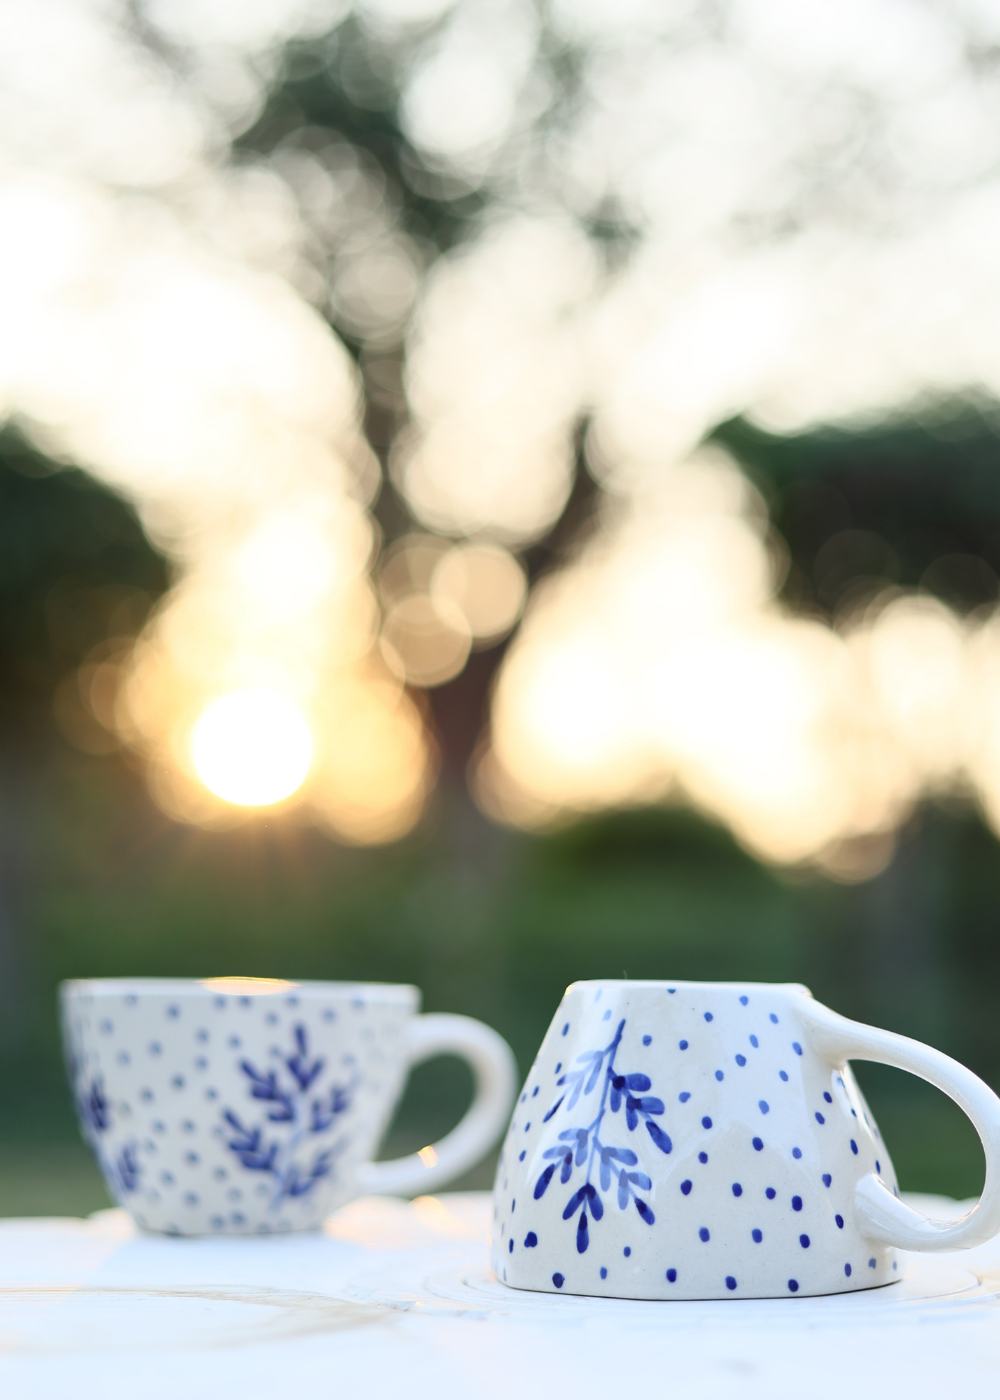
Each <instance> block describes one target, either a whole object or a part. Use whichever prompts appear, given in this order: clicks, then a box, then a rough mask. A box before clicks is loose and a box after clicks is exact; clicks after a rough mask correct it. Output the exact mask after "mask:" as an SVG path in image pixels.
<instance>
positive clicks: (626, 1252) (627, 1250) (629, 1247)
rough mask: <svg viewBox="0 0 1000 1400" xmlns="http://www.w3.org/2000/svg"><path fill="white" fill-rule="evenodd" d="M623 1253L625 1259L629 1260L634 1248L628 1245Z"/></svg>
mask: <svg viewBox="0 0 1000 1400" xmlns="http://www.w3.org/2000/svg"><path fill="white" fill-rule="evenodd" d="M622 1253H623V1254H624V1256H625V1258H626V1259H627V1258H628V1257H629V1255H630V1254H631V1253H632V1246H631V1245H628V1244H627V1245H626V1246H625V1248H624V1249H623V1250H622Z"/></svg>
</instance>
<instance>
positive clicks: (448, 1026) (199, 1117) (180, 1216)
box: [61, 977, 516, 1235]
mask: <svg viewBox="0 0 1000 1400" xmlns="http://www.w3.org/2000/svg"><path fill="white" fill-rule="evenodd" d="M61 1000H62V1020H63V1036H64V1041H65V1046H66V1058H67V1063H68V1068H69V1075H70V1082H71V1085H72V1088H73V1093H74V1097H75V1099H76V1104H77V1110H78V1112H79V1116H80V1124H81V1127H82V1129H83V1132H84V1135H85V1137H86V1138H87V1139H88V1141H89V1142H90V1144H91V1146H92V1147H93V1149H94V1152H95V1154H96V1156H97V1160H98V1162H99V1164H100V1166H101V1170H102V1171H103V1173H104V1178H105V1180H106V1182H107V1185H108V1189H109V1191H110V1192H111V1194H112V1196H113V1197H114V1198H115V1200H117V1201H118V1203H119V1205H122V1206H124V1207H125V1208H126V1209H127V1210H128V1211H129V1212H130V1214H131V1215H132V1216H133V1218H134V1219H135V1220H136V1221H137V1223H138V1224H139V1225H141V1226H143V1227H144V1228H146V1229H149V1230H159V1231H164V1232H166V1233H168V1234H176V1235H203V1234H251V1233H252V1234H272V1233H280V1232H284V1231H288V1230H306V1229H311V1228H314V1227H315V1226H318V1225H320V1224H321V1223H322V1221H323V1219H324V1218H325V1217H326V1216H327V1215H329V1213H330V1212H331V1211H332V1210H335V1209H336V1208H337V1207H338V1206H342V1205H344V1204H346V1202H348V1201H350V1200H351V1199H352V1198H353V1197H355V1196H357V1195H360V1194H362V1193H366V1192H370V1193H379V1194H385V1193H389V1194H393V1195H411V1194H415V1193H417V1192H427V1191H433V1190H435V1189H436V1188H437V1187H439V1186H441V1185H443V1184H444V1183H445V1182H447V1181H449V1180H451V1179H452V1178H454V1177H455V1176H457V1175H459V1174H460V1173H461V1172H463V1171H465V1170H466V1169H467V1168H468V1167H471V1166H473V1165H474V1164H475V1163H476V1162H477V1161H478V1160H479V1159H480V1157H482V1156H483V1155H484V1154H485V1153H486V1152H487V1151H489V1149H490V1147H492V1145H493V1144H494V1142H495V1141H496V1139H497V1138H498V1137H499V1135H500V1133H501V1132H502V1130H503V1125H504V1123H505V1122H506V1121H507V1115H508V1114H509V1113H510V1106H511V1103H512V1102H513V1099H514V1090H515V1086H516V1078H515V1073H516V1071H515V1064H514V1057H513V1055H512V1054H511V1051H510V1048H509V1047H508V1045H507V1044H506V1042H505V1041H503V1040H502V1039H501V1038H500V1036H499V1035H497V1033H496V1032H495V1031H493V1030H490V1028H489V1027H488V1026H484V1025H483V1024H482V1023H481V1022H479V1021H473V1020H470V1019H469V1017H467V1016H420V1015H418V1014H417V1012H418V1010H419V1004H420V993H419V991H418V990H417V988H416V987H407V986H387V985H381V984H376V985H372V984H368V985H359V984H354V983H344V982H298V983H296V982H284V981H277V980H274V979H270V978H255V977H216V978H209V979H207V980H205V981H168V980H161V979H157V978H138V979H134V980H127V981H119V980H109V981H81V982H67V983H64V984H63V987H62V989H61ZM434 1055H458V1056H460V1057H461V1058H463V1059H465V1060H467V1061H468V1063H469V1065H470V1066H471V1068H472V1071H473V1075H474V1078H475V1081H476V1092H475V1095H474V1098H473V1102H472V1105H471V1107H470V1108H469V1110H468V1112H467V1113H466V1115H465V1117H464V1118H463V1119H462V1121H461V1122H460V1123H459V1124H458V1126H457V1127H456V1128H455V1129H453V1131H452V1132H450V1133H449V1134H448V1135H447V1137H445V1138H443V1139H442V1140H441V1141H440V1142H437V1143H434V1144H432V1145H430V1146H427V1147H424V1148H422V1149H421V1151H420V1152H417V1153H414V1154H413V1155H412V1156H410V1157H403V1158H400V1159H399V1160H398V1161H394V1162H372V1160H371V1158H372V1156H373V1155H374V1154H375V1152H376V1151H377V1149H378V1145H379V1141H380V1139H381V1138H382V1135H383V1133H384V1131H385V1129H386V1126H387V1124H388V1122H389V1119H390V1117H391V1115H392V1111H393V1109H394V1108H395V1106H396V1103H397V1102H398V1100H399V1097H400V1095H401V1093H402V1090H403V1085H404V1083H405V1081H406V1076H407V1073H408V1072H409V1070H410V1068H411V1067H412V1066H413V1065H415V1064H418V1063H419V1062H420V1061H421V1060H426V1059H430V1058H431V1056H434Z"/></svg>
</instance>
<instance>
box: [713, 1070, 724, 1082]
mask: <svg viewBox="0 0 1000 1400" xmlns="http://www.w3.org/2000/svg"><path fill="white" fill-rule="evenodd" d="M715 1077H716V1079H718V1080H722V1079H725V1077H726V1076H725V1075H724V1074H723V1073H722V1070H721V1069H717V1070H716V1071H715Z"/></svg>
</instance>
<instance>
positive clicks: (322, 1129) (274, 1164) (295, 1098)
mask: <svg viewBox="0 0 1000 1400" xmlns="http://www.w3.org/2000/svg"><path fill="white" fill-rule="evenodd" d="M293 1039H294V1047H295V1048H294V1050H293V1051H292V1053H291V1054H290V1055H287V1056H286V1057H284V1059H283V1062H282V1063H283V1066H284V1069H285V1070H287V1072H288V1074H289V1075H290V1077H291V1083H290V1085H289V1084H282V1082H281V1080H280V1079H279V1077H278V1071H276V1070H273V1069H271V1070H259V1069H258V1068H257V1067H256V1066H255V1065H254V1064H252V1063H251V1062H250V1061H249V1060H242V1061H241V1062H240V1069H241V1070H242V1071H243V1073H244V1075H245V1076H246V1078H247V1079H248V1081H249V1091H250V1097H251V1099H255V1100H257V1101H258V1102H261V1103H266V1104H268V1105H269V1107H268V1109H267V1111H266V1115H265V1117H266V1120H267V1122H268V1123H274V1124H288V1125H289V1127H290V1133H289V1136H288V1137H287V1138H286V1139H285V1140H284V1141H279V1140H269V1139H268V1138H265V1135H264V1129H263V1128H262V1127H260V1126H257V1125H252V1124H251V1125H246V1124H244V1123H243V1121H242V1119H241V1118H240V1117H239V1116H238V1115H237V1114H236V1113H234V1112H233V1110H232V1109H229V1108H227V1109H225V1110H223V1115H222V1117H223V1122H224V1123H226V1124H227V1125H228V1137H227V1144H226V1145H227V1146H228V1147H229V1150H230V1151H231V1152H232V1153H233V1154H234V1155H235V1156H236V1158H237V1159H238V1160H239V1162H240V1165H241V1166H243V1167H245V1168H246V1170H247V1171H255V1172H262V1173H266V1174H267V1175H269V1176H271V1177H272V1178H273V1181H274V1194H273V1196H272V1199H271V1206H272V1208H276V1207H277V1206H278V1205H280V1204H281V1202H282V1201H283V1200H285V1199H288V1198H291V1199H295V1198H298V1197H302V1196H306V1195H308V1194H309V1192H310V1191H312V1190H313V1188H314V1187H315V1186H316V1183H317V1182H319V1181H322V1180H323V1179H324V1178H325V1177H328V1176H331V1175H332V1174H333V1171H334V1168H335V1162H336V1158H337V1156H338V1155H339V1153H340V1152H342V1151H343V1150H344V1148H345V1147H346V1146H347V1142H348V1139H347V1138H346V1137H341V1138H340V1139H338V1140H337V1141H336V1142H334V1143H333V1144H332V1146H330V1147H327V1148H326V1149H325V1150H324V1151H322V1152H317V1153H316V1154H315V1155H314V1157H313V1158H312V1161H311V1162H309V1163H308V1165H307V1164H305V1163H304V1162H302V1161H300V1160H297V1155H296V1154H297V1152H298V1150H299V1149H300V1147H301V1145H302V1143H303V1141H304V1140H305V1139H306V1138H308V1137H310V1136H312V1135H314V1134H318V1133H326V1132H328V1131H329V1130H330V1129H331V1128H332V1127H333V1126H334V1124H335V1123H336V1122H337V1120H338V1119H339V1118H340V1117H341V1116H342V1115H343V1114H346V1113H347V1112H348V1110H349V1109H350V1108H351V1106H352V1103H353V1099H354V1093H355V1090H356V1088H357V1084H358V1080H357V1078H355V1079H354V1080H352V1081H351V1082H350V1083H349V1084H334V1085H332V1086H331V1087H330V1089H329V1091H328V1092H327V1093H324V1094H321V1095H319V1096H318V1097H312V1098H310V1097H309V1090H310V1089H312V1088H313V1086H314V1085H315V1083H316V1081H317V1079H318V1078H319V1076H320V1075H321V1074H322V1072H323V1069H324V1067H325V1061H324V1060H323V1059H322V1058H319V1057H317V1058H315V1059H313V1058H312V1057H311V1055H310V1052H309V1037H308V1032H307V1031H306V1028H305V1026H302V1025H299V1026H296V1027H295V1028H294V1030H293Z"/></svg>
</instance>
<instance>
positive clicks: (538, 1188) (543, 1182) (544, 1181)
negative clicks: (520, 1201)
mask: <svg viewBox="0 0 1000 1400" xmlns="http://www.w3.org/2000/svg"><path fill="white" fill-rule="evenodd" d="M555 1169H556V1164H555V1162H553V1163H552V1165H551V1167H546V1168H545V1170H544V1171H543V1172H542V1174H541V1176H540V1177H539V1178H538V1180H537V1181H536V1182H535V1200H536V1201H540V1200H541V1198H542V1197H543V1196H544V1195H545V1192H546V1190H547V1189H548V1185H549V1182H550V1181H551V1180H552V1173H553V1172H554V1171H555Z"/></svg>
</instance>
